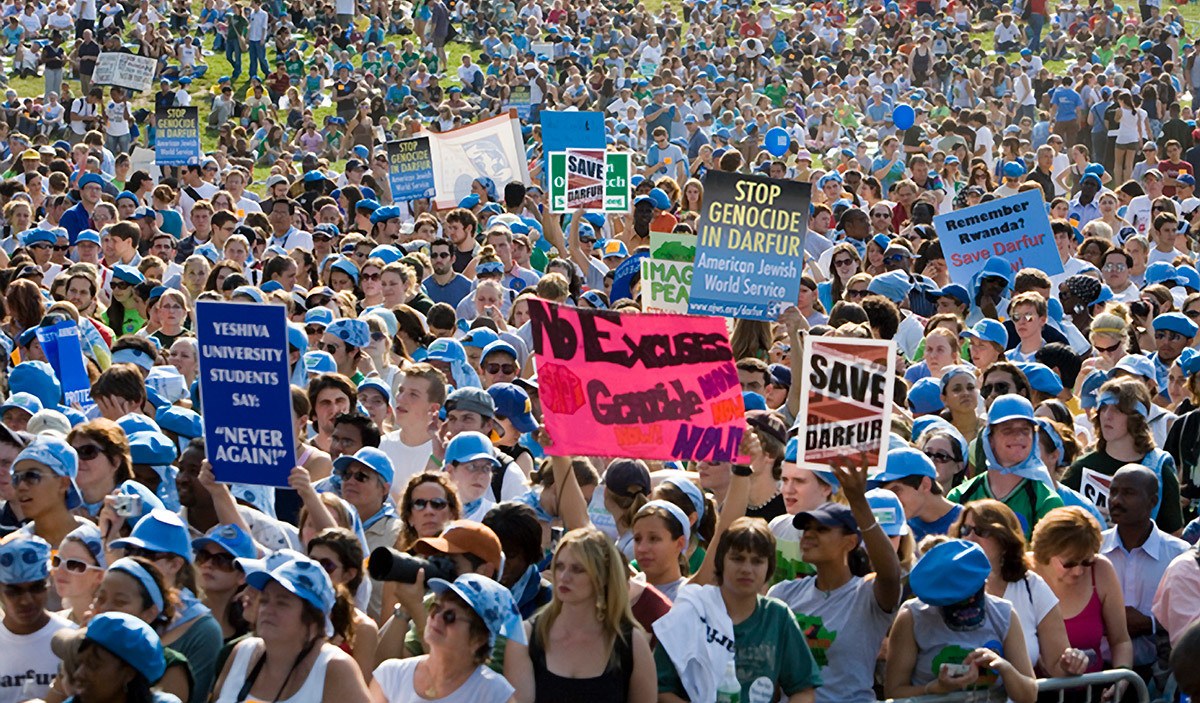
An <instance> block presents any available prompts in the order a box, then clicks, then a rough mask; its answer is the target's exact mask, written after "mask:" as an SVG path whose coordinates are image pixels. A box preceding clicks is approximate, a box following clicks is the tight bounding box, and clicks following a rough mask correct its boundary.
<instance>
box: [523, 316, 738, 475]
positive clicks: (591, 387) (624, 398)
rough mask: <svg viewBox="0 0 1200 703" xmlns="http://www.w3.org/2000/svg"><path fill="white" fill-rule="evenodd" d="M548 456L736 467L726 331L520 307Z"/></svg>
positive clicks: (732, 373) (711, 321) (733, 376)
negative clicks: (529, 337) (529, 336)
mask: <svg viewBox="0 0 1200 703" xmlns="http://www.w3.org/2000/svg"><path fill="white" fill-rule="evenodd" d="M529 316H530V324H531V326H532V332H533V347H534V351H535V352H536V354H537V369H538V390H539V393H540V395H541V401H542V411H543V414H544V415H545V420H546V430H547V431H548V432H549V433H550V437H551V439H552V440H553V442H554V443H553V446H552V447H550V449H549V451H550V453H552V454H558V455H570V454H583V455H589V456H623V457H635V458H641V459H678V460H696V461H702V460H704V461H736V460H739V455H738V446H739V444H741V441H742V434H743V433H744V432H745V428H746V419H745V409H744V406H743V405H742V388H741V386H740V385H739V384H738V377H737V369H736V368H734V358H733V350H732V349H730V347H729V337H728V335H727V334H726V331H725V321H724V320H723V319H721V318H716V317H695V316H690V315H638V314H621V313H617V312H613V311H610V310H582V309H579V308H573V307H568V306H565V305H558V304H555V303H550V302H547V301H544V300H540V299H538V298H531V299H530V301H529Z"/></svg>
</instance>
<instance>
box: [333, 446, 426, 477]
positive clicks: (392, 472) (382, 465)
mask: <svg viewBox="0 0 1200 703" xmlns="http://www.w3.org/2000/svg"><path fill="white" fill-rule="evenodd" d="M447 461H448V460H447ZM354 464H362V465H363V466H364V467H366V468H368V469H370V470H371V471H374V472H375V473H377V474H379V477H380V478H382V479H383V482H384V483H386V484H387V485H388V486H391V485H392V479H394V478H395V477H396V469H395V468H393V467H392V460H391V459H389V458H388V455H387V454H384V453H383V452H381V451H380V450H378V449H376V448H375V447H363V448H362V449H359V450H358V451H357V452H354V454H353V455H347V454H343V455H341V456H339V457H338V458H337V460H336V461H334V462H333V470H334V471H335V472H336V473H337V474H338V475H339V476H341V475H344V474H345V473H346V472H347V471H349V469H350V467H351V466H353V465H354Z"/></svg>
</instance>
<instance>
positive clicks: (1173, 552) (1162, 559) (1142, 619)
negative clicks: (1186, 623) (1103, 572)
mask: <svg viewBox="0 0 1200 703" xmlns="http://www.w3.org/2000/svg"><path fill="white" fill-rule="evenodd" d="M1158 490H1159V488H1158V475H1157V474H1155V473H1154V472H1153V471H1151V470H1150V469H1148V468H1146V467H1145V466H1142V465H1141V464H1126V465H1125V466H1122V467H1121V468H1120V469H1118V470H1117V472H1116V473H1115V474H1113V477H1112V484H1111V485H1110V486H1109V489H1108V514H1109V517H1110V519H1111V520H1112V522H1113V524H1114V525H1115V527H1113V528H1111V529H1108V530H1105V531H1104V540H1103V542H1102V543H1101V546H1100V553H1101V554H1103V555H1104V556H1106V557H1108V560H1109V561H1111V562H1112V565H1113V567H1114V568H1115V569H1116V570H1117V577H1118V578H1119V579H1120V580H1121V591H1122V593H1124V596H1125V621H1126V625H1127V627H1128V628H1129V637H1130V639H1132V640H1133V670H1134V671H1136V672H1137V673H1138V674H1140V675H1141V676H1142V678H1144V679H1146V680H1147V681H1149V678H1150V670H1151V668H1152V666H1153V664H1154V662H1155V660H1156V659H1157V656H1158V654H1157V648H1156V646H1155V638H1156V636H1157V634H1158V631H1159V629H1161V627H1162V626H1161V625H1160V624H1159V623H1158V622H1157V621H1155V619H1154V615H1153V613H1152V612H1151V607H1152V606H1153V604H1154V592H1155V590H1156V589H1157V588H1158V584H1159V582H1160V581H1161V580H1162V576H1163V573H1164V572H1165V571H1166V570H1167V566H1168V565H1169V564H1170V563H1171V560H1172V559H1174V558H1175V557H1177V556H1179V555H1180V554H1182V553H1184V552H1186V551H1188V549H1189V548H1190V545H1188V543H1187V542H1184V541H1183V540H1181V539H1179V538H1177V537H1172V536H1171V535H1169V534H1167V533H1165V532H1163V531H1162V530H1160V529H1158V526H1157V525H1155V524H1154V519H1153V518H1152V517H1151V515H1152V513H1153V511H1154V506H1155V504H1156V503H1157V502H1158Z"/></svg>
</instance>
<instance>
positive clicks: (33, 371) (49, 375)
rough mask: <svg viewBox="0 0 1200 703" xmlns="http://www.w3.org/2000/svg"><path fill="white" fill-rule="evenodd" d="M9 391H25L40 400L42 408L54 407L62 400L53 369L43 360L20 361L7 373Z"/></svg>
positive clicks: (59, 386) (60, 388)
mask: <svg viewBox="0 0 1200 703" xmlns="http://www.w3.org/2000/svg"><path fill="white" fill-rule="evenodd" d="M8 390H9V392H11V393H19V392H22V391H27V392H29V393H32V394H33V395H35V396H37V398H38V400H40V401H42V407H43V408H52V407H56V406H57V405H58V404H59V402H60V401H61V400H62V386H61V385H59V382H58V377H57V376H55V374H54V369H53V368H52V367H51V366H50V364H47V363H46V362H44V361H22V362H21V363H19V364H17V365H16V366H15V367H13V370H12V371H10V372H9V374H8Z"/></svg>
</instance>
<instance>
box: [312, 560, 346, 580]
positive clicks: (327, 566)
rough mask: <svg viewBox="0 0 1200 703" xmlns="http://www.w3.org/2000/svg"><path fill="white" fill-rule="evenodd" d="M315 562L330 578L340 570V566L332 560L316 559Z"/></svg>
mask: <svg viewBox="0 0 1200 703" xmlns="http://www.w3.org/2000/svg"><path fill="white" fill-rule="evenodd" d="M316 562H317V563H318V564H320V565H321V568H322V569H324V570H325V573H327V574H329V575H330V576H332V575H333V574H334V573H335V572H336V571H337V570H338V569H340V568H342V565H341V564H339V563H337V562H336V561H334V560H332V559H317V560H316Z"/></svg>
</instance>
